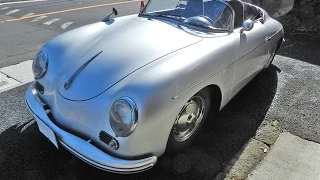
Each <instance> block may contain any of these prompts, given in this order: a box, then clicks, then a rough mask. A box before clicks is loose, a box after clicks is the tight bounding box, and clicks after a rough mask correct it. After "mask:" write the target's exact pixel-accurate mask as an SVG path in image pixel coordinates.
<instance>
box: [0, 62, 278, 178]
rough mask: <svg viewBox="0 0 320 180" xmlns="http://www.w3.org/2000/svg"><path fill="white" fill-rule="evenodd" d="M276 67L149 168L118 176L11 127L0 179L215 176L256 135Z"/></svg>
mask: <svg viewBox="0 0 320 180" xmlns="http://www.w3.org/2000/svg"><path fill="white" fill-rule="evenodd" d="M277 71H279V69H278V68H277V67H275V66H271V67H270V69H269V70H268V71H267V72H266V73H264V74H260V75H259V76H257V77H256V78H254V79H253V81H252V82H250V83H249V84H248V85H247V86H246V87H245V88H244V89H243V90H242V91H241V92H240V93H239V94H238V95H237V96H236V97H235V98H234V99H233V100H232V101H231V102H230V103H229V104H228V105H227V106H226V107H225V108H224V109H223V110H222V111H221V112H220V113H218V114H217V115H215V116H212V115H211V116H210V117H211V121H210V123H209V124H207V127H206V128H205V129H204V130H202V131H201V133H200V134H199V136H198V137H199V138H198V140H197V143H195V144H192V145H191V146H190V147H188V148H187V149H186V150H185V151H183V152H180V153H179V154H176V155H169V154H166V153H165V154H164V155H163V156H162V157H160V158H159V160H158V163H157V164H156V166H155V167H153V168H152V169H151V170H148V171H146V172H142V173H139V174H133V175H117V174H112V173H108V172H104V171H101V170H99V169H96V168H94V167H91V166H89V165H87V164H86V163H84V162H82V161H81V160H79V159H77V158H76V157H74V156H73V155H71V154H70V153H69V152H67V151H66V150H64V149H60V150H56V149H55V147H54V146H53V145H52V144H51V143H50V142H49V141H48V140H47V139H46V138H45V137H44V136H43V135H41V133H40V132H39V131H38V127H37V125H36V123H33V124H31V123H32V121H33V122H34V120H31V122H28V123H29V124H31V125H30V126H29V127H28V128H24V129H23V128H22V127H24V126H25V125H26V124H28V123H26V124H24V125H21V126H19V127H16V126H12V127H11V128H9V129H7V130H5V131H4V132H3V133H1V134H0V142H2V143H1V144H3V145H4V146H3V147H0V179H214V178H215V177H216V175H217V174H218V173H219V172H221V171H222V170H223V168H224V167H225V166H226V164H227V163H228V162H229V161H230V160H231V159H232V157H234V156H235V154H236V153H237V152H238V151H239V150H240V149H241V148H242V147H243V146H244V145H245V144H246V143H247V141H248V140H249V139H250V138H252V137H253V136H254V135H255V132H256V130H257V129H258V127H259V126H260V124H261V123H262V121H263V120H264V117H265V115H266V113H267V111H268V109H269V107H270V105H271V103H272V100H273V98H274V96H275V93H276V90H277V83H278V77H277Z"/></svg>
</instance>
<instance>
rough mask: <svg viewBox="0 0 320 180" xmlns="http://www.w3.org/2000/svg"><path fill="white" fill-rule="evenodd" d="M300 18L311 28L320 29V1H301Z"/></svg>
mask: <svg viewBox="0 0 320 180" xmlns="http://www.w3.org/2000/svg"><path fill="white" fill-rule="evenodd" d="M299 9H300V11H299V14H300V15H299V16H300V17H299V18H300V20H301V22H302V23H303V24H305V25H307V26H309V27H319V28H320V0H300V8H299Z"/></svg>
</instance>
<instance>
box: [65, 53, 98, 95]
mask: <svg viewBox="0 0 320 180" xmlns="http://www.w3.org/2000/svg"><path fill="white" fill-rule="evenodd" d="M102 52H103V51H100V52H99V53H98V54H96V55H95V56H93V57H92V58H91V59H89V60H88V61H87V62H86V63H84V64H83V65H82V66H81V67H80V68H79V69H78V70H77V71H76V72H75V73H74V74H73V75H72V76H71V77H70V78H69V80H68V81H67V82H66V83H64V89H65V90H67V89H69V88H70V86H71V83H72V81H73V80H74V78H76V76H77V75H78V74H79V73H80V72H81V71H82V70H83V69H84V68H85V67H86V66H87V65H88V64H89V63H90V62H91V61H92V60H94V59H95V58H96V57H97V56H99V55H100V54H101V53H102Z"/></svg>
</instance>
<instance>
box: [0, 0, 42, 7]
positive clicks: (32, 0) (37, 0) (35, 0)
mask: <svg viewBox="0 0 320 180" xmlns="http://www.w3.org/2000/svg"><path fill="white" fill-rule="evenodd" d="M39 1H48V0H31V1H18V2H7V3H0V6H1V5H6V4H21V3H30V2H31V3H32V2H39Z"/></svg>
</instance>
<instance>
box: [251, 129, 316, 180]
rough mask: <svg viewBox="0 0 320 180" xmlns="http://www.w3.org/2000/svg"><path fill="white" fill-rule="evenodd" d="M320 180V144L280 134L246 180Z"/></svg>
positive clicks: (287, 134) (288, 134)
mask: <svg viewBox="0 0 320 180" xmlns="http://www.w3.org/2000/svg"><path fill="white" fill-rule="evenodd" d="M270 179H272V180H301V179H310V180H318V179H320V144H317V143H314V142H311V141H307V140H304V139H301V138H299V137H298V136H294V135H292V134H290V133H282V134H281V135H280V136H279V138H278V139H277V140H276V142H275V143H274V145H273V146H271V150H270V152H269V153H268V155H267V156H266V157H265V158H264V159H263V160H262V162H261V163H260V164H259V165H258V166H257V167H256V169H255V170H254V171H253V172H252V173H251V174H250V175H249V176H248V180H270Z"/></svg>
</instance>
